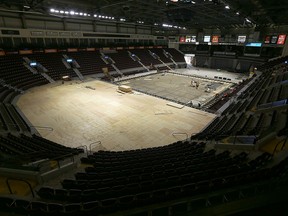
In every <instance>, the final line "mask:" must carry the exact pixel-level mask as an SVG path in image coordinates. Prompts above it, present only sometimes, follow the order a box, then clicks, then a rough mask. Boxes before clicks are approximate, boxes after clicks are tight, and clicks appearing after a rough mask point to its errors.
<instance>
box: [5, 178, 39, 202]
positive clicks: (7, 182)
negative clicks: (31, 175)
mask: <svg viewBox="0 0 288 216" xmlns="http://www.w3.org/2000/svg"><path fill="white" fill-rule="evenodd" d="M9 181H21V182H24V183H26V184H27V185H28V186H29V189H30V191H31V194H32V196H33V198H34V197H35V194H34V191H33V188H32V186H31V184H30V183H29V182H28V181H26V180H24V179H18V178H7V179H6V184H7V187H8V189H9V192H10V194H13V192H12V189H11V185H10V183H9Z"/></svg>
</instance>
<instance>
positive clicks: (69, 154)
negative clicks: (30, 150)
mask: <svg viewBox="0 0 288 216" xmlns="http://www.w3.org/2000/svg"><path fill="white" fill-rule="evenodd" d="M67 157H70V158H72V161H73V163H74V160H75V159H74V155H73V154H72V153H68V154H65V155H61V156H58V157H54V158H51V159H49V161H52V160H55V161H57V166H58V168H59V169H60V168H61V166H60V162H59V161H60V160H61V159H63V160H64V159H65V158H67ZM46 162H47V161H43V162H40V163H39V164H37V168H38V169H40V166H41V165H42V164H44V163H46Z"/></svg>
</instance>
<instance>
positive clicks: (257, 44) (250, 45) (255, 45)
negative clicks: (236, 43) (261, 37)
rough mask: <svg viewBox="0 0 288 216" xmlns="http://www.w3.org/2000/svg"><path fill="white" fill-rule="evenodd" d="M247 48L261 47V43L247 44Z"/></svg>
mask: <svg viewBox="0 0 288 216" xmlns="http://www.w3.org/2000/svg"><path fill="white" fill-rule="evenodd" d="M246 46H247V47H261V46H262V43H247V44H246Z"/></svg>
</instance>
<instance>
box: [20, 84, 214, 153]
mask: <svg viewBox="0 0 288 216" xmlns="http://www.w3.org/2000/svg"><path fill="white" fill-rule="evenodd" d="M87 86H89V87H92V88H95V90H92V89H89V88H86V87H87ZM117 88H118V87H117V86H116V85H112V84H109V83H105V82H101V81H98V80H93V81H89V82H85V83H76V82H75V81H71V82H68V83H65V84H64V85H61V84H60V83H57V84H54V85H53V84H49V85H45V86H40V87H36V88H33V89H31V90H29V91H28V92H26V93H25V94H23V95H22V96H21V97H20V98H19V99H18V101H17V106H18V107H19V108H20V109H21V111H22V113H23V114H24V115H25V117H26V118H27V119H28V120H29V121H30V123H31V124H32V125H34V126H49V127H52V128H53V129H54V130H53V131H48V130H38V132H39V133H40V134H41V135H42V136H43V137H45V138H47V139H50V140H52V141H55V142H58V143H61V144H63V145H66V146H71V147H77V146H80V145H87V146H89V144H90V143H92V142H95V141H98V140H100V141H101V142H102V144H101V145H100V146H95V150H97V149H106V150H130V149H138V148H147V147H153V146H162V145H167V144H169V143H172V142H175V141H177V140H176V138H175V136H173V135H172V133H173V132H186V133H188V134H189V135H190V134H192V133H196V132H199V131H200V130H201V129H202V128H203V127H205V126H206V125H207V124H208V123H209V122H211V120H212V119H213V118H214V117H215V115H213V114H210V113H206V112H203V111H200V110H197V109H193V108H189V107H184V108H183V109H177V108H174V107H171V106H167V105H166V104H167V101H166V100H162V99H159V98H155V97H152V96H148V95H145V94H141V93H136V94H121V93H118V92H117ZM177 138H178V139H179V138H182V139H185V136H182V137H181V136H177Z"/></svg>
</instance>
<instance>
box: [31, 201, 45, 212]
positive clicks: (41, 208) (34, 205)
mask: <svg viewBox="0 0 288 216" xmlns="http://www.w3.org/2000/svg"><path fill="white" fill-rule="evenodd" d="M47 208H48V207H47V203H46V202H41V201H32V202H31V203H30V206H29V213H30V215H35V216H38V215H41V214H43V213H47V211H48V209H47Z"/></svg>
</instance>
